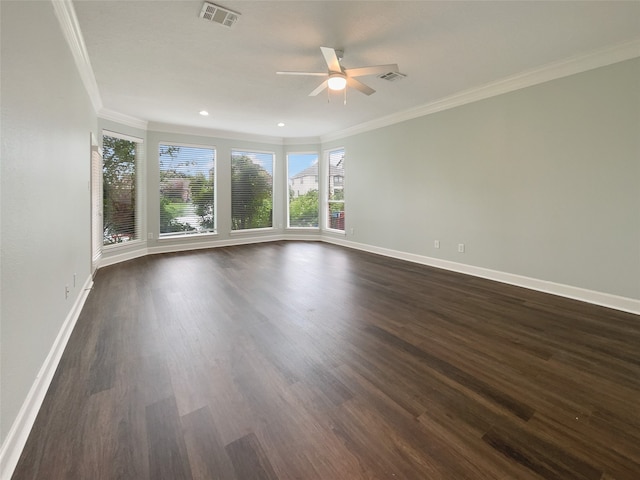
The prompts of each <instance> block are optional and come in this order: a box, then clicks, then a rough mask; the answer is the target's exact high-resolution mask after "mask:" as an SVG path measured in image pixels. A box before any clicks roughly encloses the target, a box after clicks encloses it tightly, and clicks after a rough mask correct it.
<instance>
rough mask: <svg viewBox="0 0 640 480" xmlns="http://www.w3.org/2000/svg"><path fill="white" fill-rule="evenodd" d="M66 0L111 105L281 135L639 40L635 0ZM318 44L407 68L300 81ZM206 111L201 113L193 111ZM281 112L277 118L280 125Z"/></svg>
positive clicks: (143, 115)
mask: <svg viewBox="0 0 640 480" xmlns="http://www.w3.org/2000/svg"><path fill="white" fill-rule="evenodd" d="M214 3H217V4H219V5H222V6H224V7H226V8H229V9H232V10H235V11H237V12H239V13H241V16H240V19H239V21H238V22H237V23H236V25H234V26H233V27H232V28H227V27H223V26H221V25H219V24H215V23H211V22H207V21H205V20H202V19H200V18H199V17H198V15H199V13H200V9H201V7H202V4H203V2H202V1H200V0H196V1H190V0H188V1H113V0H106V1H101V0H80V1H78V0H76V1H74V2H73V5H74V8H75V11H76V14H77V17H78V21H79V24H80V29H81V31H82V35H83V37H84V41H85V44H86V47H87V51H88V53H89V58H90V61H91V65H92V67H93V71H94V74H95V77H96V81H97V84H98V88H99V91H100V95H101V97H102V102H103V105H104V107H105V108H106V109H108V110H112V111H115V112H118V113H121V114H125V115H129V116H132V117H135V118H138V119H141V120H145V121H149V122H159V123H166V124H172V125H178V126H185V127H192V128H193V127H195V128H207V129H214V130H222V131H228V132H241V133H246V134H256V135H268V136H275V137H283V138H291V137H319V136H323V135H327V134H333V133H335V132H339V131H341V130H344V129H346V128H349V127H354V126H357V125H360V124H363V123H365V122H370V121H372V120H375V119H378V118H381V117H385V116H388V115H391V114H395V113H398V112H402V111H405V110H408V109H412V108H416V107H419V106H421V105H426V104H430V103H432V102H435V101H437V100H439V99H443V98H446V97H449V96H451V95H454V94H456V93H457V92H461V91H465V90H469V89H472V88H475V87H478V86H481V85H485V84H489V83H491V82H495V81H497V80H500V79H503V78H505V77H509V76H512V75H515V74H518V73H521V72H525V71H529V70H532V69H536V68H539V67H542V66H544V65H547V64H550V63H553V62H558V61H561V60H564V59H568V58H571V57H575V56H578V55H583V54H586V53H589V52H592V51H596V50H599V49H602V48H604V47H609V46H614V45H618V44H622V43H625V42H629V41H632V40H637V39H640V2H639V1H627V2H616V1H589V2H587V1H528V2H526V1H499V2H496V1H455V2H454V1H440V2H435V1H332V2H328V1H237V0H218V1H214ZM320 46H328V47H336V48H344V59H343V61H342V63H343V66H345V67H347V68H350V67H359V66H366V65H376V64H387V63H397V64H398V65H399V67H400V71H401V72H402V73H405V74H406V75H407V77H406V78H404V79H402V80H399V81H396V82H388V81H384V80H381V79H379V78H377V77H376V76H367V77H360V78H359V79H360V80H361V81H363V82H364V83H366V84H368V85H369V86H371V87H373V88H374V89H375V90H377V92H376V93H374V94H373V95H371V96H369V97H367V96H365V95H363V94H361V93H359V92H357V91H354V90H349V91H348V93H347V104H346V105H344V104H343V98H342V94H340V93H333V94H332V95H331V97H330V101H328V96H327V94H326V93H323V94H320V95H318V96H316V97H309V96H308V94H309V92H311V90H313V89H314V88H315V87H316V86H317V85H318V84H319V83H320V82H321V80H322V79H321V78H318V77H297V76H279V75H276V74H275V72H276V71H278V70H308V71H324V70H326V64H325V63H324V60H323V57H322V55H321V53H320V49H319V47H320ZM203 109H204V110H208V111H209V112H210V116H209V117H202V116H200V115H199V114H198V112H199V111H200V110H203ZM278 122H284V123H285V124H286V125H285V126H284V127H278V126H277V123H278Z"/></svg>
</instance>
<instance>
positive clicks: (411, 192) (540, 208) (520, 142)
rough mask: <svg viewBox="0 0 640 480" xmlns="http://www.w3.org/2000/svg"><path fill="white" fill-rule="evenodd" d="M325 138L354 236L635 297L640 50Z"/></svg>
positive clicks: (638, 284) (639, 263)
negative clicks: (341, 169) (340, 162)
mask: <svg viewBox="0 0 640 480" xmlns="http://www.w3.org/2000/svg"><path fill="white" fill-rule="evenodd" d="M332 143H333V144H336V143H342V144H343V145H344V146H345V148H346V179H345V182H346V204H347V207H346V216H347V222H348V225H347V230H349V229H350V228H354V236H353V238H352V240H354V241H355V242H361V243H365V244H369V245H374V246H378V247H384V248H389V249H394V250H400V251H403V252H409V253H414V254H419V255H426V256H430V257H436V258H441V259H445V260H450V261H455V262H461V263H465V264H469V265H473V266H478V267H483V268H488V269H493V270H498V271H501V272H508V273H512V274H517V275H524V276H528V277H533V278H536V279H541V280H546V281H551V282H557V283H561V284H567V285H571V286H576V287H581V288H585V289H590V290H595V291H599V292H604V293H609V294H614V295H620V296H625V297H629V298H634V299H640V60H638V59H635V60H631V61H627V62H622V63H618V64H615V65H612V66H609V67H604V68H600V69H596V70H592V71H589V72H585V73H582V74H578V75H573V76H570V77H566V78H563V79H559V80H555V81H551V82H547V83H544V84H541V85H537V86H534V87H530V88H526V89H523V90H519V91H516V92H513V93H509V94H505V95H501V96H498V97H493V98H490V99H487V100H484V101H479V102H476V103H472V104H469V105H465V106H462V107H458V108H455V109H451V110H447V111H444V112H440V113H436V114H432V115H428V116H425V117H421V118H418V119H415V120H410V121H406V122H403V123H400V124H396V125H393V126H390V127H386V128H381V129H378V130H375V131H370V132H367V133H363V134H360V135H356V136H353V137H350V138H347V139H343V141H341V142H340V141H338V142H332ZM435 239H438V240H440V242H441V248H440V249H439V250H438V249H435V248H434V247H433V242H434V240H435ZM458 243H464V244H465V245H466V252H465V253H463V254H460V253H458V252H457V244H458Z"/></svg>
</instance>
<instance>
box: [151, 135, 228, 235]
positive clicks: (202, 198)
mask: <svg viewBox="0 0 640 480" xmlns="http://www.w3.org/2000/svg"><path fill="white" fill-rule="evenodd" d="M158 158H159V162H160V236H161V237H167V236H172V235H178V234H180V235H185V234H197V233H208V232H215V227H216V223H215V220H216V218H215V178H216V175H215V168H216V163H215V162H216V151H215V149H214V148H212V147H198V146H189V145H178V144H170V143H162V144H160V147H159V156H158Z"/></svg>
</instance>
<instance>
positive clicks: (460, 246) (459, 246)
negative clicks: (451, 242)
mask: <svg viewBox="0 0 640 480" xmlns="http://www.w3.org/2000/svg"><path fill="white" fill-rule="evenodd" d="M458 252H459V253H464V243H459V244H458Z"/></svg>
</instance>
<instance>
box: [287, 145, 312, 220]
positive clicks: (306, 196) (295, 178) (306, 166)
mask: <svg viewBox="0 0 640 480" xmlns="http://www.w3.org/2000/svg"><path fill="white" fill-rule="evenodd" d="M287 177H288V179H289V189H288V190H289V224H288V226H289V227H295V228H318V211H319V208H318V198H319V197H318V154H316V153H291V154H289V155H287ZM294 185H295V186H296V188H295V189H294V188H293V186H294Z"/></svg>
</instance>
